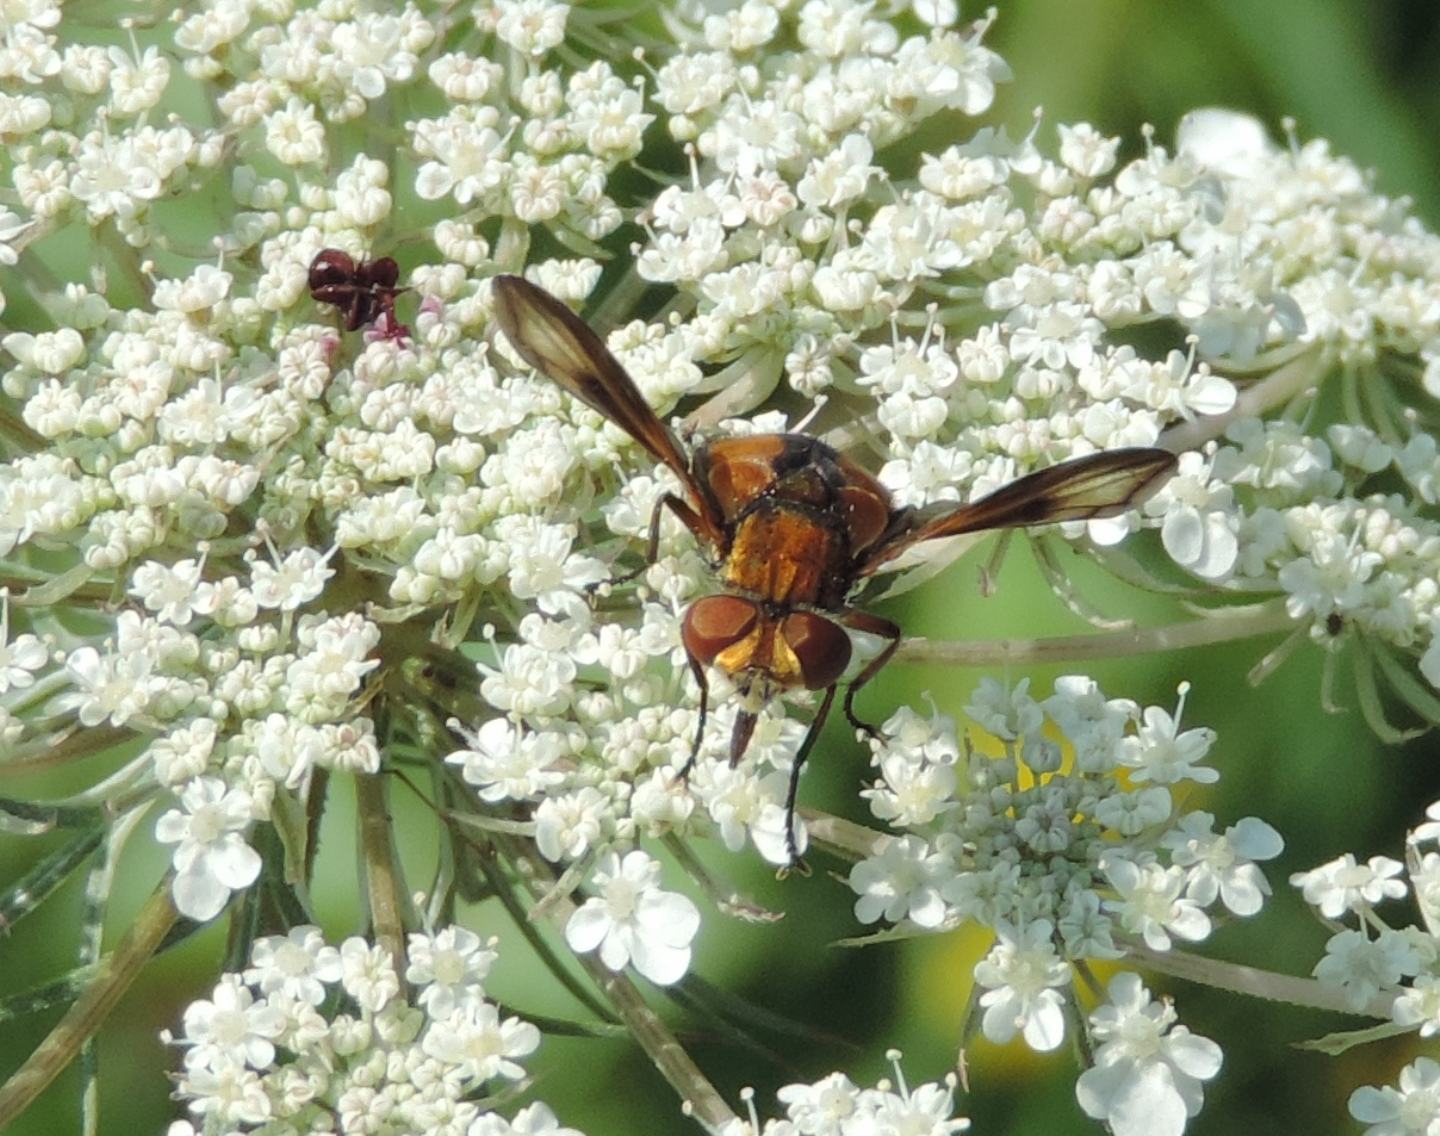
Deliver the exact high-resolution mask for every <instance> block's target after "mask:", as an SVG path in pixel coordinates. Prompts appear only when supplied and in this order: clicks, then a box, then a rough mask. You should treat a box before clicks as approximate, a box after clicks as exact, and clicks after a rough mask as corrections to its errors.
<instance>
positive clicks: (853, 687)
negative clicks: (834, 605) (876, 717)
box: [835, 608, 900, 741]
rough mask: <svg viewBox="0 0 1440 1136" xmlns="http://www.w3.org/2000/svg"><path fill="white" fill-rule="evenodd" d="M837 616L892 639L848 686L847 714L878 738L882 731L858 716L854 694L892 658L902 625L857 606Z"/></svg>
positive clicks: (858, 726) (853, 626)
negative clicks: (859, 608) (860, 609)
mask: <svg viewBox="0 0 1440 1136" xmlns="http://www.w3.org/2000/svg"><path fill="white" fill-rule="evenodd" d="M835 618H836V619H838V620H839V621H840V622H841V623H843V624H844V625H845V626H846V627H848V628H850V629H851V630H853V631H864V632H866V633H868V634H870V635H878V636H880V637H881V638H883V639H888V640H890V642H888V643H887V644H885V646H884V648H883V649H882V650H881V651H880V653H879V654H878V655H876V656H875V657H874V658H873V659H871V660H870V661H869V662H868V663H866V664H865V669H864V670H862V671H861V672H860V673H859V674H858V675H856V676H855V679H854V681H853V682H851V683H850V685H849V686H847V687H846V688H845V717H846V719H847V720H848V721H849V723H850V724H851V725H852V726H854V727H855V728H856V729H857V730H863V731H864V732H865V733H866V734H868V735H869V736H870V737H872V738H874V739H875V740H876V741H879V739H880V731H879V730H877V729H876V728H875V727H874V726H872V725H870V723H869V722H862V721H861V720H860V719H859V718H857V717H856V716H855V693H856V691H858V690H859V689H860V688H861V687H862V686H864V685H865V684H866V683H867V682H869V681H870V680H871V679H872V678H874V677H875V676H876V675H877V674H879V673H880V670H881V668H883V667H884V666H885V664H886V663H888V662H889V661H890V656H891V655H893V654H894V653H895V651H896V650H897V649H898V648H899V646H900V627H899V625H898V624H895V623H891V622H890V620H888V619H882V618H881V617H880V616H878V615H871V614H870V613H869V612H868V611H857V610H856V609H854V608H846V609H845V610H844V611H840V612H837V613H836V614H835Z"/></svg>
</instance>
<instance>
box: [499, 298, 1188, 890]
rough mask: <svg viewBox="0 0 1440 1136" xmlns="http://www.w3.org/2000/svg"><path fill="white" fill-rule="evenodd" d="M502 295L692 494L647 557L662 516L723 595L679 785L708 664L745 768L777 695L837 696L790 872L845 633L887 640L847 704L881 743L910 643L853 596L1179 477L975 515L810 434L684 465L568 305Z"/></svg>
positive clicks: (702, 626) (712, 606)
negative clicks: (872, 715)
mask: <svg viewBox="0 0 1440 1136" xmlns="http://www.w3.org/2000/svg"><path fill="white" fill-rule="evenodd" d="M494 288H495V314H496V319H497V320H498V321H499V323H500V327H501V328H502V329H503V330H504V332H505V334H506V336H507V337H508V338H509V339H510V342H511V343H512V344H513V345H514V347H515V350H516V351H517V352H519V354H520V355H521V357H522V358H524V359H525V361H526V362H528V363H529V364H530V365H531V366H533V367H534V368H535V369H536V370H538V371H541V372H543V373H544V374H546V375H548V376H549V377H550V378H552V379H553V380H555V381H556V382H557V383H559V384H560V385H561V386H562V387H564V388H565V389H566V390H567V391H569V392H570V393H571V394H573V395H574V396H575V397H576V398H578V399H580V400H581V401H582V402H584V403H586V404H587V405H588V406H590V407H592V408H593V409H595V410H597V411H599V412H600V413H601V414H603V415H604V416H605V417H606V418H608V419H610V421H612V422H614V423H615V424H616V425H618V426H620V427H621V428H622V429H624V430H625V431H626V432H627V433H628V434H629V435H630V436H631V437H632V438H634V439H635V440H636V441H637V442H639V443H640V445H642V446H643V447H644V448H645V449H646V451H647V452H648V453H649V454H650V455H651V456H652V457H653V458H655V460H656V461H659V462H662V463H663V464H664V465H666V466H668V467H669V468H670V469H671V471H673V472H674V474H675V476H676V477H678V478H679V479H680V483H681V485H683V486H684V488H685V492H686V497H685V498H682V497H678V496H676V495H675V494H673V493H667V494H665V495H664V496H663V497H662V498H661V499H660V501H659V502H658V504H657V505H656V508H655V514H654V516H653V517H652V518H651V523H650V558H651V559H653V558H654V555H655V549H656V547H657V545H658V542H659V534H660V514H661V510H662V509H663V508H668V509H669V510H670V511H671V512H672V513H674V514H675V516H677V517H679V518H680V520H681V522H682V523H683V524H684V525H685V526H686V528H688V529H689V530H690V531H691V532H692V533H694V534H695V536H696V537H697V538H698V539H699V540H700V541H701V542H702V543H703V544H704V545H706V546H707V548H708V549H709V550H710V554H711V559H712V562H713V564H714V566H715V569H716V571H717V573H718V575H719V577H720V583H721V585H722V586H723V588H724V591H723V592H722V593H720V594H718V595H713V596H706V597H704V598H702V599H699V600H696V601H695V602H694V603H692V604H691V605H690V607H689V609H688V610H687V611H686V613H685V618H684V623H683V625H682V639H683V642H684V645H685V651H686V653H687V654H688V655H689V658H690V668H691V670H692V671H693V672H694V674H695V679H696V681H697V682H698V683H699V686H700V721H699V724H698V728H697V731H696V736H695V743H694V746H693V747H692V749H691V752H690V759H689V761H687V762H686V764H685V768H684V770H682V776H683V775H684V774H685V773H688V772H689V770H690V769H691V767H692V766H693V765H694V764H695V759H696V757H697V756H698V754H699V752H700V743H701V741H702V739H703V737H704V731H705V715H706V711H707V708H708V701H709V685H708V683H707V681H706V677H705V668H706V667H708V666H714V667H716V668H718V669H719V670H720V671H722V672H723V673H724V674H726V675H728V676H729V677H730V678H731V679H732V680H733V681H734V683H735V686H736V689H737V691H738V692H739V694H740V697H741V699H742V702H741V709H740V711H739V713H738V714H737V715H736V718H735V729H734V732H733V734H732V735H731V738H730V762H731V764H732V765H733V764H735V763H736V762H738V761H739V760H740V758H741V756H742V755H743V754H744V752H745V749H746V746H747V745H748V744H749V742H750V736H751V734H752V732H753V731H754V728H755V720H756V715H757V714H758V712H759V710H760V709H761V708H762V707H763V706H764V705H765V703H766V702H768V701H769V700H770V698H772V697H773V696H774V695H775V694H777V693H778V692H780V691H782V690H789V689H794V688H797V687H803V688H805V689H807V690H823V691H824V692H825V693H824V696H823V697H822V699H821V702H820V707H819V709H818V710H817V711H816V713H815V718H814V720H813V721H812V723H811V725H810V729H809V731H808V732H807V733H806V735H805V738H804V740H803V741H802V742H801V743H800V747H799V749H797V750H796V752H795V758H794V761H793V762H792V764H791V767H790V786H789V793H788V796H787V799H786V834H785V835H786V846H787V848H788V850H789V852H790V858H791V861H792V862H794V861H796V860H797V858H798V857H797V853H796V848H795V833H794V812H795V793H796V787H797V785H798V783H799V776H800V768H801V766H802V765H803V764H804V761H805V758H806V757H807V756H808V755H809V753H810V749H811V747H812V746H814V744H815V739H816V737H817V736H818V734H819V731H820V727H821V725H822V724H823V722H824V721H825V717H826V715H827V714H828V713H829V711H830V707H831V704H832V703H833V702H834V700H835V692H836V690H837V689H838V687H839V683H840V679H841V678H842V676H843V675H844V673H845V670H846V668H847V667H848V666H849V664H850V654H851V645H850V637H849V635H848V634H847V632H846V629H847V628H848V629H850V630H853V631H861V632H868V633H869V634H872V635H876V636H878V637H880V638H881V639H884V640H886V643H885V646H884V647H883V648H882V649H881V651H880V652H879V653H878V654H877V655H876V656H875V657H874V658H873V659H871V660H870V661H869V662H868V663H866V664H865V666H864V667H862V668H861V669H860V671H859V673H858V674H856V676H855V677H854V678H853V679H851V680H850V682H849V684H848V686H847V687H846V690H845V699H844V703H843V705H844V709H845V716H846V718H848V719H849V721H850V723H851V725H853V726H855V727H856V728H857V729H861V730H865V731H866V732H868V733H870V734H871V735H872V736H873V735H875V733H876V731H875V730H874V728H873V727H871V726H869V725H867V724H866V723H864V722H862V721H860V719H858V718H857V717H856V716H855V710H854V701H855V693H856V691H858V690H859V689H860V688H861V687H862V686H864V685H865V683H866V682H868V681H869V680H870V679H871V678H873V677H874V676H875V674H876V673H877V672H878V671H879V670H880V668H881V667H883V666H884V665H885V664H886V663H887V662H888V661H889V660H890V657H891V656H892V655H893V654H894V653H895V649H896V648H897V647H898V646H899V645H900V628H899V627H898V626H897V625H896V624H894V623H892V622H891V621H890V620H888V619H884V618H882V617H880V616H877V615H871V614H870V613H868V612H864V611H860V610H859V609H857V608H854V607H851V606H849V604H848V603H847V599H848V597H849V594H850V592H851V591H852V589H853V588H854V587H855V585H856V584H857V583H859V582H860V581H862V580H864V579H865V578H866V577H867V576H869V575H871V574H872V573H873V572H875V571H876V570H877V569H878V568H880V567H881V566H882V565H884V564H886V563H887V562H888V561H890V560H893V559H894V558H895V557H896V556H899V555H900V553H902V552H904V551H905V549H907V548H909V547H910V546H911V545H913V544H915V543H917V542H918V541H922V540H933V539H935V538H937V537H944V536H953V535H955V534H957V533H966V532H977V531H980V530H985V529H1003V528H1016V527H1020V526H1025V525H1043V524H1049V523H1051V522H1055V521H1076V520H1088V519H1090V518H1092V517H1108V516H1113V515H1115V514H1117V513H1120V512H1123V511H1124V510H1125V509H1127V508H1129V507H1130V506H1132V505H1134V504H1136V503H1138V502H1139V501H1141V500H1143V499H1144V498H1145V497H1146V496H1147V495H1148V494H1149V493H1150V492H1151V491H1153V490H1154V489H1155V488H1157V487H1158V486H1159V485H1160V484H1161V483H1162V482H1163V481H1164V480H1165V479H1166V478H1167V477H1169V476H1170V474H1171V473H1172V472H1173V470H1174V468H1175V455H1174V454H1172V453H1170V452H1169V451H1168V450H1162V449H1153V448H1131V449H1121V450H1109V451H1106V452H1104V453H1098V454H1091V455H1088V456H1086V457H1082V458H1076V459H1074V460H1072V461H1067V462H1062V463H1061V464H1059V465H1055V466H1051V467H1050V468H1049V469H1043V470H1040V471H1039V472H1038V473H1032V474H1030V475H1029V476H1027V477H1022V478H1020V479H1019V480H1018V481H1014V482H1012V483H1010V484H1009V485H1006V486H1005V487H1003V488H1002V489H999V490H997V491H996V492H994V493H991V494H990V495H989V496H987V497H982V498H981V499H980V500H978V501H975V502H972V503H970V504H964V505H956V504H948V503H947V504H940V505H933V506H928V507H925V508H919V509H917V508H910V507H905V508H896V507H895V505H894V503H893V502H892V501H891V498H890V493H889V491H888V490H886V488H885V487H884V486H883V485H881V484H880V482H879V481H877V480H876V479H875V478H874V477H873V476H871V475H870V474H869V473H866V472H865V470H863V469H861V468H860V466H858V465H857V464H855V463H854V462H853V461H851V460H850V459H849V458H847V457H844V456H843V455H841V454H840V453H838V452H837V451H835V450H834V449H832V448H831V447H830V446H827V445H826V444H825V443H824V442H822V441H820V440H819V439H817V438H812V437H810V436H809V435H806V434H761V435H756V436H753V437H742V438H727V439H722V440H719V441H714V442H709V443H706V444H704V445H701V446H698V447H696V448H695V450H694V452H693V453H692V454H691V455H690V457H689V458H687V457H686V455H685V452H684V450H682V449H681V446H680V443H679V442H678V441H677V440H676V438H675V436H674V434H672V433H671V432H670V430H669V428H668V427H666V426H665V424H664V423H663V422H661V421H660V419H659V417H657V416H656V414H655V412H654V411H653V410H652V409H651V408H650V407H649V406H648V405H647V404H646V402H645V399H644V397H643V396H642V395H641V393H640V390H639V388H638V387H636V385H635V382H634V380H633V379H631V378H630V376H629V375H628V374H626V373H625V369H624V368H623V367H621V366H620V363H619V361H618V360H616V358H615V357H614V356H613V355H612V354H611V353H610V351H609V350H608V349H607V348H606V346H605V345H604V343H602V342H601V340H600V337H599V336H598V335H596V334H595V332H593V331H592V330H591V329H590V328H589V327H587V326H586V325H585V323H584V322H583V321H582V320H581V319H580V318H579V317H578V316H576V315H575V314H574V313H573V312H572V311H571V310H570V309H569V308H567V307H566V306H565V305H564V304H563V303H562V302H561V301H559V300H557V299H556V298H555V297H554V296H551V295H550V294H549V293H548V292H544V291H542V290H541V289H539V288H537V287H535V286H534V285H533V284H529V283H527V282H526V281H525V280H522V279H520V278H519V277H518V276H497V277H496V278H495V281H494ZM687 498H688V499H687Z"/></svg>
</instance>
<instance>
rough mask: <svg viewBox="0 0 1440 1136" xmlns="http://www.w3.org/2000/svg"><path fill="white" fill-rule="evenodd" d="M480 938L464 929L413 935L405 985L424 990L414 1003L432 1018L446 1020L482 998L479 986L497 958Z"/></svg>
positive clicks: (482, 994)
mask: <svg viewBox="0 0 1440 1136" xmlns="http://www.w3.org/2000/svg"><path fill="white" fill-rule="evenodd" d="M492 946H493V942H492V943H491V944H490V945H486V944H485V943H484V942H482V940H481V938H480V936H479V935H477V934H475V932H474V931H470V930H467V929H466V928H464V927H445V928H443V929H442V930H440V931H438V932H436V933H435V934H434V935H421V934H412V935H411V936H410V938H409V940H408V949H407V952H406V954H407V957H408V959H409V966H407V967H406V970H405V981H406V982H408V983H410V984H411V985H412V986H415V987H418V988H423V989H421V990H420V995H419V997H418V998H416V999H415V1001H416V1003H417V1004H419V1005H421V1006H424V1007H425V1009H426V1011H427V1012H428V1013H429V1015H430V1016H431V1017H432V1018H435V1019H442V1018H448V1017H449V1016H450V1015H451V1014H453V1013H454V1012H455V1010H456V1009H457V1008H458V1007H460V1006H461V1005H464V1004H465V1003H468V1002H478V1001H480V1000H482V999H483V997H484V988H483V986H482V983H484V981H485V976H486V975H487V974H489V973H490V967H491V966H492V965H494V962H495V959H496V957H497V956H496V954H495V951H494V950H493V949H491V947H492Z"/></svg>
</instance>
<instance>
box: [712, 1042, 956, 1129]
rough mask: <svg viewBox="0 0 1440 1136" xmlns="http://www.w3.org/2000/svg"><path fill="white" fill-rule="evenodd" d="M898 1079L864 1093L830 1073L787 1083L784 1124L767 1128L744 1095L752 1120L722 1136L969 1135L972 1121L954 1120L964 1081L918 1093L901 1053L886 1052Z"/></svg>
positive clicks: (924, 1087)
mask: <svg viewBox="0 0 1440 1136" xmlns="http://www.w3.org/2000/svg"><path fill="white" fill-rule="evenodd" d="M887 1057H888V1059H889V1060H890V1063H891V1065H892V1066H893V1067H894V1069H895V1080H894V1082H891V1081H889V1080H882V1081H880V1082H879V1083H878V1084H877V1085H875V1087H874V1088H870V1089H862V1088H861V1087H860V1086H859V1085H857V1084H855V1082H853V1081H852V1080H851V1079H850V1078H849V1077H847V1076H846V1075H845V1074H844V1073H831V1074H830V1075H829V1076H828V1077H822V1078H820V1080H818V1081H815V1082H813V1083H811V1084H808V1085H806V1084H794V1085H786V1086H785V1087H784V1088H782V1089H780V1090H779V1092H777V1093H776V1096H777V1097H778V1098H779V1100H780V1103H781V1104H783V1105H784V1106H785V1119H784V1120H767V1121H765V1122H764V1124H763V1125H762V1124H761V1122H760V1118H759V1116H758V1115H757V1113H756V1109H755V1103H754V1102H755V1094H754V1092H753V1091H751V1090H746V1091H745V1092H744V1094H743V1096H744V1099H745V1102H746V1104H747V1106H748V1107H749V1111H750V1115H749V1118H748V1119H741V1118H739V1117H736V1118H735V1119H734V1120H732V1121H731V1122H730V1123H729V1124H726V1125H725V1126H724V1127H723V1128H721V1129H720V1131H719V1136H870V1134H871V1133H876V1132H895V1133H901V1132H903V1133H913V1134H914V1136H955V1134H956V1133H960V1132H966V1131H968V1130H969V1128H970V1121H969V1120H967V1119H966V1118H964V1117H957V1116H953V1115H952V1114H953V1112H954V1109H955V1088H956V1085H957V1083H958V1080H959V1078H957V1077H956V1076H955V1074H953V1073H952V1074H950V1076H949V1077H947V1078H946V1079H945V1082H944V1083H943V1084H937V1083H935V1082H933V1081H927V1082H926V1083H924V1084H921V1085H916V1086H915V1087H914V1088H913V1089H912V1088H910V1087H909V1086H908V1085H907V1084H906V1083H905V1074H904V1073H903V1072H902V1071H901V1069H900V1054H899V1052H898V1051H896V1050H891V1051H890V1052H889V1054H887Z"/></svg>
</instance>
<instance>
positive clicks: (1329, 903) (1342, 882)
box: [1290, 852, 1405, 919]
mask: <svg viewBox="0 0 1440 1136" xmlns="http://www.w3.org/2000/svg"><path fill="white" fill-rule="evenodd" d="M1404 870H1405V865H1404V864H1402V863H1400V861H1399V860H1392V859H1391V858H1390V857H1389V856H1371V857H1370V859H1369V860H1368V861H1367V862H1365V863H1364V864H1360V863H1357V862H1356V860H1355V856H1354V854H1353V853H1350V852H1346V853H1345V854H1344V855H1343V856H1339V857H1337V858H1336V859H1334V860H1331V861H1330V862H1329V863H1328V864H1321V865H1320V867H1318V868H1311V869H1310V871H1308V872H1296V873H1295V874H1294V875H1292V876H1291V877H1290V883H1291V884H1293V885H1294V886H1295V887H1298V888H1299V889H1300V894H1301V895H1302V896H1304V897H1305V902H1306V903H1308V904H1310V905H1311V906H1312V907H1318V908H1319V909H1320V914H1321V915H1323V916H1325V918H1326V919H1339V918H1340V917H1341V916H1342V915H1344V914H1345V913H1346V912H1349V911H1356V912H1363V911H1364V910H1365V909H1367V908H1370V907H1374V906H1375V904H1377V903H1379V902H1380V901H1381V900H1385V899H1400V898H1401V897H1403V896H1404V894H1405V881H1404V880H1402V879H1400V878H1399V877H1400V873H1401V872H1403V871H1404Z"/></svg>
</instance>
